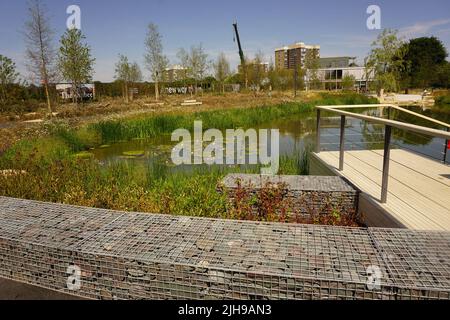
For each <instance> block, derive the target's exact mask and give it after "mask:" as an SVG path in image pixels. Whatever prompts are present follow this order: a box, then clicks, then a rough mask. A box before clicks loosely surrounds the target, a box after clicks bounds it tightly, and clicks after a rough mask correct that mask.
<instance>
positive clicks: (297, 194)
mask: <svg viewBox="0 0 450 320" xmlns="http://www.w3.org/2000/svg"><path fill="white" fill-rule="evenodd" d="M238 184H240V186H241V188H243V189H245V190H246V191H248V192H249V193H251V194H256V193H257V192H258V190H261V189H262V188H264V187H266V188H267V187H270V186H272V187H274V186H275V187H276V186H284V187H285V188H286V189H285V195H284V198H285V199H286V200H287V201H286V203H287V204H288V208H289V210H290V211H291V212H295V213H297V214H300V215H302V216H303V217H311V215H314V214H318V215H328V214H332V213H333V211H337V212H339V213H341V214H352V216H355V215H356V214H357V212H358V197H359V191H358V190H357V189H356V188H354V187H353V186H352V185H350V183H348V182H347V181H345V180H344V179H342V178H341V177H324V176H262V175H257V174H229V175H227V176H226V177H225V178H224V179H223V181H222V184H221V188H220V190H219V191H223V192H225V193H226V195H227V197H228V199H229V201H230V203H233V202H234V199H235V195H236V191H237V189H238ZM254 210H257V209H256V208H254Z"/></svg>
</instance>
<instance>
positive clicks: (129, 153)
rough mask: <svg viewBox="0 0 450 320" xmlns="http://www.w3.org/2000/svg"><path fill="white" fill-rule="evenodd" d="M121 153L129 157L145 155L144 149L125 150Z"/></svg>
mask: <svg viewBox="0 0 450 320" xmlns="http://www.w3.org/2000/svg"><path fill="white" fill-rule="evenodd" d="M123 155H124V156H129V157H143V156H144V155H145V151H144V150H135V151H125V152H123Z"/></svg>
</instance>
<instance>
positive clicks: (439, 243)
mask: <svg viewBox="0 0 450 320" xmlns="http://www.w3.org/2000/svg"><path fill="white" fill-rule="evenodd" d="M449 244H450V235H449V234H448V233H445V232H443V233H428V232H414V231H404V230H387V229H365V228H342V227H331V226H330V227H327V226H314V225H296V224H280V223H262V222H244V221H230V220H215V219H206V218H192V217H175V216H169V215H156V214H141V213H124V212H114V211H109V210H103V209H93V208H81V207H74V206H67V205H60V204H48V203H41V202H35V201H27V200H18V199H9V198H1V197H0V277H4V278H8V279H11V280H15V281H21V282H24V283H28V284H32V285H37V286H41V287H44V288H49V289H52V290H57V291H60V292H65V293H69V294H72V295H76V296H80V297H85V298H92V299H258V300H261V299H411V298H413V299H434V298H440V299H448V298H449V296H448V293H449V282H448V280H449V277H450V269H449V261H450V250H449ZM411 270H412V271H411ZM408 272H413V274H412V273H411V274H408ZM413 276H414V277H413ZM416 278H417V279H418V280H415V279H416Z"/></svg>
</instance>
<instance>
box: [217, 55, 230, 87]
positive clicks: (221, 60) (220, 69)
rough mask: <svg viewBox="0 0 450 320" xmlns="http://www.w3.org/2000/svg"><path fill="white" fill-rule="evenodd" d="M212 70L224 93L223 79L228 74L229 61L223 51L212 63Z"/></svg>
mask: <svg viewBox="0 0 450 320" xmlns="http://www.w3.org/2000/svg"><path fill="white" fill-rule="evenodd" d="M214 71H215V76H216V80H217V81H218V82H219V83H220V84H221V86H222V93H225V80H226V79H227V78H228V76H229V75H230V63H229V62H228V60H227V57H226V56H225V54H224V53H223V52H221V53H220V54H219V56H218V57H217V61H216V62H215V63H214Z"/></svg>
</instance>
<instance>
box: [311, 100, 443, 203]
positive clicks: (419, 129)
mask: <svg viewBox="0 0 450 320" xmlns="http://www.w3.org/2000/svg"><path fill="white" fill-rule="evenodd" d="M357 108H389V109H388V110H390V109H391V108H393V109H397V110H399V111H402V112H406V113H409V114H412V115H414V116H417V117H419V118H422V119H425V120H428V121H431V122H434V123H436V124H439V125H441V126H444V127H445V128H446V131H443V130H438V129H433V128H428V127H424V126H418V125H414V124H410V123H405V122H400V121H395V120H390V119H383V118H378V117H373V116H367V115H364V114H359V113H354V112H349V111H344V110H341V109H357ZM316 109H317V124H316V153H320V151H321V150H320V116H321V111H322V110H323V111H328V112H333V113H336V114H339V115H341V126H340V139H339V144H340V147H339V171H343V170H344V147H345V139H344V136H345V121H346V117H351V118H356V119H360V120H364V121H368V122H372V123H376V124H382V125H384V126H385V131H384V132H385V133H384V154H383V172H382V175H383V176H382V183H381V203H386V202H387V195H388V182H389V162H390V161H389V160H390V152H391V151H390V150H391V137H392V128H397V129H401V130H407V131H412V132H416V133H421V134H425V135H428V136H432V137H438V138H444V139H446V142H445V150H444V159H443V162H444V163H445V161H446V156H447V146H448V144H449V141H450V132H449V131H450V130H449V129H450V124H448V123H445V122H442V121H439V120H436V119H433V118H430V117H427V116H424V115H421V114H418V113H416V112H413V111H410V110H407V109H404V108H401V107H398V106H395V105H392V104H362V105H338V106H317V107H316Z"/></svg>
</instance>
